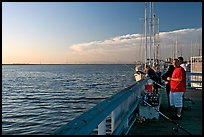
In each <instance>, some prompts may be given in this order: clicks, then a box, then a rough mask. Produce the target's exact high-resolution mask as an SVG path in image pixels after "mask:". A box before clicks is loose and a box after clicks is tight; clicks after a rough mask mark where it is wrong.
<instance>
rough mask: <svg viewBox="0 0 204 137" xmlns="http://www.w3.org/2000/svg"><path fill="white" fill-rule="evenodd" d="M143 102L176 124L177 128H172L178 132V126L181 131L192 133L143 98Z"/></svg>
mask: <svg viewBox="0 0 204 137" xmlns="http://www.w3.org/2000/svg"><path fill="white" fill-rule="evenodd" d="M138 98H139V99H141V97H138ZM142 100H143V99H142ZM143 102H144V103H145V104H147V105H148V106H150V107H152V108H153V109H154V110H155V111H157V112H159V114H160V115H162V116H163V117H165V118H166V119H167V120H169V121H170V122H172V123H173V124H175V125H176V126H177V128H173V130H174V131H176V132H178V128H180V129H182V130H183V131H185V132H186V133H188V134H189V135H192V134H191V133H190V132H189V131H187V130H186V129H185V128H183V127H182V126H180V125H179V124H178V123H176V122H175V121H174V120H172V119H170V118H169V117H167V116H166V115H164V114H163V113H162V112H160V111H159V110H158V109H156V108H155V107H153V106H152V105H151V104H149V103H148V102H147V101H145V100H143Z"/></svg>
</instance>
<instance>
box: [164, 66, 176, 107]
mask: <svg viewBox="0 0 204 137" xmlns="http://www.w3.org/2000/svg"><path fill="white" fill-rule="evenodd" d="M174 69H175V68H174V66H173V65H169V68H168V70H167V72H166V73H164V74H163V75H162V76H161V78H162V79H163V80H164V83H165V85H166V93H167V97H168V111H170V102H169V92H170V81H169V80H167V77H171V76H172V73H173V71H174Z"/></svg>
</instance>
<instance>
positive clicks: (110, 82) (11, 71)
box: [2, 65, 134, 135]
mask: <svg viewBox="0 0 204 137" xmlns="http://www.w3.org/2000/svg"><path fill="white" fill-rule="evenodd" d="M130 66H132V67H133V65H130ZM133 82H134V77H133V71H132V70H131V69H130V68H128V67H127V66H125V65H3V66H2V90H3V91H2V134H15V135H22V134H50V133H53V131H54V130H56V129H57V128H59V127H60V126H62V125H63V124H66V123H68V122H69V121H70V120H72V119H74V118H76V117H77V116H79V115H81V114H82V113H83V112H84V111H87V110H88V109H90V108H92V107H94V106H95V105H96V104H97V103H99V102H101V101H103V100H104V99H106V98H108V97H110V96H111V95H113V94H115V93H117V92H118V91H120V90H122V89H123V88H125V87H127V86H128V85H130V84H132V83H133Z"/></svg>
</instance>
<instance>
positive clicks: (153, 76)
mask: <svg viewBox="0 0 204 137" xmlns="http://www.w3.org/2000/svg"><path fill="white" fill-rule="evenodd" d="M145 71H146V74H145V77H150V79H152V80H153V81H155V82H157V83H158V82H159V80H160V78H159V76H158V75H157V74H156V72H155V71H154V70H153V69H152V68H151V67H150V66H149V65H147V64H145ZM153 87H154V93H156V94H157V93H158V87H159V86H158V85H157V84H156V83H154V82H153Z"/></svg>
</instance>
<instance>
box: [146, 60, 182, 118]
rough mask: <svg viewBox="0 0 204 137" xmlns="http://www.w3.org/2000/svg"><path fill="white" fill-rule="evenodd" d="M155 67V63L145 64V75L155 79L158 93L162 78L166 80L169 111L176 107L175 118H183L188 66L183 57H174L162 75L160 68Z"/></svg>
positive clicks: (155, 87) (154, 85)
mask: <svg viewBox="0 0 204 137" xmlns="http://www.w3.org/2000/svg"><path fill="white" fill-rule="evenodd" d="M154 67H155V66H154V65H153V67H152V68H151V67H150V66H149V65H145V70H146V75H145V76H146V77H150V79H152V80H153V81H154V84H153V87H154V89H155V92H156V93H158V87H159V84H161V79H163V80H164V83H165V85H166V92H167V96H168V111H170V110H172V108H173V107H175V108H176V115H175V116H174V117H173V118H174V119H178V120H179V119H181V112H182V107H183V97H184V93H185V91H186V67H185V65H184V63H183V57H178V58H176V59H174V60H173V62H172V64H171V65H169V68H168V70H167V72H166V73H164V74H163V75H162V76H161V72H160V71H159V70H158V69H153V68H154ZM155 82H156V83H155ZM157 83H158V84H157Z"/></svg>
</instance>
